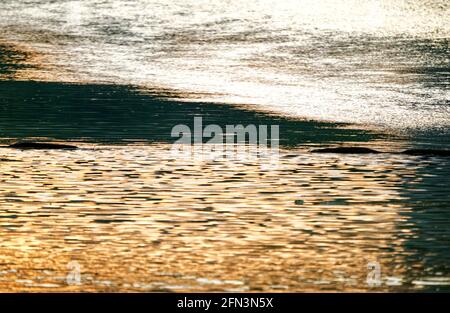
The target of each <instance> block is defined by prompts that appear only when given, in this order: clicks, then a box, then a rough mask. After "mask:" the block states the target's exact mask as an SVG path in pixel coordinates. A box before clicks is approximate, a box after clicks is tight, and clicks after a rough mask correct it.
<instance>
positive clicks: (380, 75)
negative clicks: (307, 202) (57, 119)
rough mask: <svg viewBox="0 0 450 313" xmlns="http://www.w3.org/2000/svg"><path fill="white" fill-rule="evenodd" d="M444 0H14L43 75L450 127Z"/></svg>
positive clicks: (327, 115)
mask: <svg viewBox="0 0 450 313" xmlns="http://www.w3.org/2000/svg"><path fill="white" fill-rule="evenodd" d="M449 14H450V4H449V2H448V1H447V0H433V1H422V0H406V1H405V0H384V1H374V0H363V1H359V0H358V1H356V0H355V1H352V0H324V1H311V0H302V1H297V0H296V1H293V0H283V1H274V0H256V1H250V2H248V1H240V0H232V1H226V2H225V3H222V2H220V1H209V0H202V1H198V0H195V1H193V0H189V1H183V3H178V4H177V3H173V2H172V1H165V0H145V1H139V2H130V1H125V0H115V1H103V0H95V1H82V0H81V1H80V0H75V1H62V0H61V1H53V0H47V1H42V0H39V1H33V0H31V1H29V0H27V1H20V0H19V1H18V0H4V1H2V2H1V3H0V27H1V28H2V38H3V39H5V40H9V41H12V42H15V43H18V44H21V45H24V46H26V47H27V48H28V49H29V50H31V51H32V52H33V53H35V54H41V55H43V57H39V58H38V59H37V60H36V63H37V64H38V65H39V66H38V67H37V68H36V69H35V70H30V69H27V70H26V71H25V73H23V72H22V76H25V77H33V78H34V79H39V80H53V81H74V82H90V83H97V82H108V83H120V84H134V85H138V86H141V87H143V88H150V89H155V88H169V89H172V90H179V91H181V92H183V93H184V96H185V98H187V99H192V98H200V100H202V101H212V102H226V103H233V104H238V105H242V104H251V105H253V106H254V108H255V109H259V110H268V111H272V112H277V113H278V114H284V115H290V116H295V117H302V118H308V119H314V120H327V121H336V122H350V123H359V124H364V125H370V126H372V127H374V126H376V127H381V128H383V129H393V130H397V131H398V130H411V129H412V130H424V129H425V130H426V129H430V128H432V129H440V130H443V131H445V133H446V134H448V129H449V126H450V106H449V73H450V72H449V53H450V50H449V38H450V26H449V23H448V16H449Z"/></svg>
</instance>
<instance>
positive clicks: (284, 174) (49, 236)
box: [0, 0, 450, 291]
mask: <svg viewBox="0 0 450 313" xmlns="http://www.w3.org/2000/svg"><path fill="white" fill-rule="evenodd" d="M449 10H450V7H449V3H448V1H445V0H442V1H439V0H435V1H415V0H405V1H400V0H398V1H397V0H393V1H370V0H364V1H343V0H342V1H340V0H334V1H332V0H327V1H320V2H319V1H309V0H303V1H288V0H285V1H276V2H275V1H268V0H260V1H251V4H250V3H248V2H245V1H234V0H231V1H227V2H220V1H206V0H205V1H203V0H202V1H183V3H182V4H181V3H180V4H174V3H171V2H169V1H162V0H155V1H146V0H142V1H133V2H131V1H119V0H116V1H100V0H95V1H62V0H61V1H50V0H48V1H34V0H27V1H22V0H15V1H12V0H3V1H2V2H1V3H0V27H1V29H2V34H1V35H0V37H1V38H0V144H1V146H0V291H366V290H372V291H448V290H449V285H450V268H449V266H450V265H449V264H450V262H449V261H450V254H449V253H450V252H449V244H450V233H449V231H450V216H449V208H450V206H449V203H450V194H449V185H450V181H449V180H450V178H449V177H450V175H449V174H450V172H449V163H450V159H449V158H445V157H429V156H428V157H426V156H422V157H416V156H405V155H401V154H397V153H396V152H399V151H402V150H403V149H407V148H417V147H419V148H434V149H443V148H444V149H445V148H447V149H448V147H450V136H449V125H450V111H449V110H450V106H449V52H450V51H449V44H448V39H449V34H450V29H449V24H448V22H447V21H448V15H449ZM230 104H233V105H230ZM194 116H202V117H203V120H204V123H205V125H206V124H217V125H220V126H222V127H224V126H225V125H229V124H231V125H236V124H243V125H249V124H255V125H273V124H276V125H279V126H280V141H279V143H280V147H281V151H280V159H279V163H278V166H277V167H267V166H266V164H265V163H264V162H265V161H264V159H263V158H250V159H248V158H247V159H245V158H244V159H242V158H234V159H215V160H211V159H210V158H208V153H207V152H204V154H205V155H203V158H180V157H177V156H174V155H173V154H172V152H171V148H172V145H171V144H170V142H172V141H173V140H174V139H173V138H172V137H171V136H170V135H171V129H172V127H173V126H175V125H177V124H186V125H190V126H192V121H193V118H194ZM346 122H349V123H351V124H344V123H346ZM22 140H33V141H36V140H45V141H62V142H71V143H73V144H75V145H77V146H79V147H81V149H78V150H75V151H52V150H48V151H45V150H39V151H38V150H36V151H33V150H29V151H21V150H15V149H10V148H6V145H7V144H9V143H11V142H16V141H22ZM342 145H344V146H350V145H352V146H365V147H371V148H374V149H378V150H380V151H383V152H386V153H382V154H373V155H344V154H340V155H339V154H329V155H326V154H319V153H311V150H312V149H314V148H316V147H318V146H320V147H323V146H342ZM74 262H78V263H74ZM74 264H77V265H79V267H80V274H81V276H80V278H81V281H80V284H79V285H76V284H75V285H74V284H73V283H70V282H69V281H68V280H67V279H68V276H67V275H68V274H70V273H72V272H73V266H74ZM371 264H379V265H380V281H379V283H380V284H379V285H378V286H371V285H370V284H368V282H367V278H368V275H369V277H371V276H370V274H371V273H373V271H372V270H371V269H369V268H368V267H369V266H371ZM69 278H70V277H69Z"/></svg>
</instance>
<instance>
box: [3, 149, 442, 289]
mask: <svg viewBox="0 0 450 313" xmlns="http://www.w3.org/2000/svg"><path fill="white" fill-rule="evenodd" d="M2 150H4V151H2V158H3V159H2V161H1V162H0V167H1V174H0V238H1V241H0V291H78V290H81V291H319V290H333V291H336V290H346V291H362V290H406V289H408V290H410V289H417V288H419V289H420V288H423V287H424V286H423V285H420V284H417V283H416V284H415V283H414V280H416V281H417V271H418V272H419V273H420V275H423V273H424V272H423V270H424V265H423V264H422V261H421V259H420V258H419V259H414V258H412V259H410V257H411V255H412V256H414V253H415V252H414V250H408V249H407V248H406V246H405V245H404V242H405V241H408V240H411V238H415V236H416V235H417V234H415V233H414V232H415V228H414V225H413V224H411V223H410V222H409V219H410V216H409V215H408V214H409V212H410V211H411V210H412V209H411V207H410V203H408V201H409V200H408V199H407V196H405V194H404V192H402V190H403V189H404V186H403V185H402V184H403V182H404V181H405V180H408V179H410V180H411V179H412V180H415V179H416V180H417V182H420V179H419V177H418V176H417V173H416V169H417V168H418V167H419V166H420V161H419V160H417V159H415V158H412V157H411V158H409V159H404V158H402V157H396V156H393V155H388V156H385V155H379V156H378V155H377V156H368V157H365V156H342V155H341V156H337V155H329V156H323V155H314V154H309V153H306V152H305V151H303V150H291V151H289V152H286V151H285V152H282V153H281V155H280V164H279V167H277V168H276V169H270V170H264V169H262V168H261V166H260V165H261V164H259V161H260V160H258V159H255V160H253V161H252V160H250V161H249V160H245V161H239V160H226V159H221V160H216V161H199V160H194V159H175V158H174V157H173V155H171V153H170V146H168V145H164V144H158V145H148V146H89V145H86V146H85V149H81V150H78V151H74V152H69V153H68V152H60V151H45V152H43V151H15V150H10V149H2ZM402 225H403V226H402ZM74 260H75V261H77V262H79V264H80V266H81V284H80V285H68V284H67V282H66V276H67V274H68V272H69V269H68V267H67V266H68V263H69V262H70V261H74ZM411 260H413V261H411ZM371 261H378V262H380V264H381V271H382V272H381V273H382V282H383V283H382V285H381V286H379V287H376V288H372V287H370V286H368V285H367V283H366V277H367V274H368V269H367V264H368V262H371ZM430 274H433V273H430ZM438 278H439V277H438ZM440 279H441V280H440V283H441V284H442V285H446V284H448V278H446V277H440ZM422 280H423V279H422Z"/></svg>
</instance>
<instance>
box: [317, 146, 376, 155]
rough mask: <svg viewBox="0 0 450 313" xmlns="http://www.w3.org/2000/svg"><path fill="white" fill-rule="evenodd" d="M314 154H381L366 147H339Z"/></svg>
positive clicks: (321, 150) (320, 150)
mask: <svg viewBox="0 0 450 313" xmlns="http://www.w3.org/2000/svg"><path fill="white" fill-rule="evenodd" d="M312 152H313V153H343V154H370V153H381V152H380V151H377V150H373V149H370V148H364V147H338V148H325V149H317V150H313V151H312Z"/></svg>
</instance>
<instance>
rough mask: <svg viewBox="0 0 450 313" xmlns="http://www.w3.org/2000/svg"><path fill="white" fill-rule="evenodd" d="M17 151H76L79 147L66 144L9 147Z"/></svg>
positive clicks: (25, 144) (31, 144)
mask: <svg viewBox="0 0 450 313" xmlns="http://www.w3.org/2000/svg"><path fill="white" fill-rule="evenodd" d="M9 148H15V149H23V150H29V149H35V150H76V149H77V147H75V146H72V145H66V144H57V143H46V142H19V143H15V144H12V145H10V146H9Z"/></svg>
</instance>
